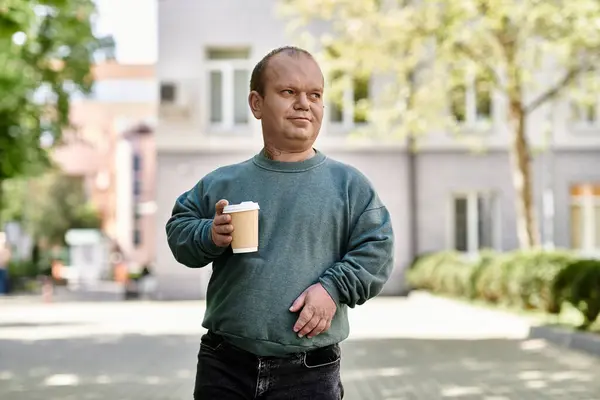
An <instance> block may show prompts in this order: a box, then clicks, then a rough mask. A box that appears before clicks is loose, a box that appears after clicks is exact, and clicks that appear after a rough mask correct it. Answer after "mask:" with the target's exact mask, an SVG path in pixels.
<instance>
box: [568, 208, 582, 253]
mask: <svg viewBox="0 0 600 400" xmlns="http://www.w3.org/2000/svg"><path fill="white" fill-rule="evenodd" d="M582 216H583V214H582V209H581V206H580V205H572V206H571V247H572V248H574V249H581V248H583V240H582V239H583V235H584V225H583V220H582Z"/></svg>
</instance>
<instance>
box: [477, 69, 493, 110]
mask: <svg viewBox="0 0 600 400" xmlns="http://www.w3.org/2000/svg"><path fill="white" fill-rule="evenodd" d="M475 106H476V115H477V120H478V121H480V120H483V121H487V120H489V119H490V118H491V116H492V84H491V83H490V81H489V80H487V79H485V78H483V77H478V78H477V79H476V80H475Z"/></svg>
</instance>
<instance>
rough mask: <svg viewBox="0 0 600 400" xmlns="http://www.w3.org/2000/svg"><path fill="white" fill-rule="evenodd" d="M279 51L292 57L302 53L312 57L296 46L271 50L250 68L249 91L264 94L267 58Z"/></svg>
mask: <svg viewBox="0 0 600 400" xmlns="http://www.w3.org/2000/svg"><path fill="white" fill-rule="evenodd" d="M279 53H285V54H287V55H288V56H292V57H293V56H296V57H297V56H300V55H304V56H308V57H310V58H313V56H312V54H310V53H309V52H308V51H307V50H304V49H301V48H299V47H296V46H283V47H279V48H277V49H275V50H271V51H270V52H269V53H268V54H267V55H266V56H264V57H263V58H262V60H260V61H259V62H258V64H256V66H255V67H254V69H253V70H252V76H251V78H250V91H256V92H257V93H258V94H260V95H261V96H264V95H265V73H266V71H267V67H268V66H269V60H270V59H271V58H273V56H276V55H277V54H279Z"/></svg>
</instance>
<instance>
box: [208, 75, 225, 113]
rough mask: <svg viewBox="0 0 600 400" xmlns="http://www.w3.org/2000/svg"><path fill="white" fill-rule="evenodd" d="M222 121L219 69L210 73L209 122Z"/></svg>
mask: <svg viewBox="0 0 600 400" xmlns="http://www.w3.org/2000/svg"><path fill="white" fill-rule="evenodd" d="M222 121H223V74H222V73H221V71H211V73H210V122H214V123H219V122H222Z"/></svg>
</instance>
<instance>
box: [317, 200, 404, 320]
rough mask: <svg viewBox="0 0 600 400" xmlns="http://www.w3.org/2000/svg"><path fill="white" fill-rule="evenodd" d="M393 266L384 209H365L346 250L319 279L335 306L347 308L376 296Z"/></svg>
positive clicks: (387, 219) (390, 235)
mask: <svg viewBox="0 0 600 400" xmlns="http://www.w3.org/2000/svg"><path fill="white" fill-rule="evenodd" d="M393 265H394V235H393V231H392V223H391V219H390V215H389V212H388V210H387V209H386V207H385V206H379V207H375V208H367V209H366V210H365V211H364V212H363V213H362V214H361V215H360V217H359V218H358V221H357V223H356V224H355V225H354V228H353V230H352V233H351V235H350V240H349V243H348V251H347V252H346V255H345V256H344V257H343V258H342V260H341V261H339V262H337V263H335V264H334V265H332V266H331V267H330V268H328V269H327V271H325V273H324V274H323V275H322V276H321V278H320V279H319V282H320V283H321V284H322V285H323V287H324V288H325V290H327V292H328V293H329V295H330V296H331V297H332V298H333V300H334V301H335V302H336V304H338V305H339V304H346V305H348V306H349V307H350V308H354V307H355V306H356V305H361V304H363V303H365V302H366V301H367V300H369V299H370V298H372V297H375V296H376V295H378V294H379V293H380V292H381V290H382V289H383V285H384V284H385V282H386V281H387V280H388V278H389V276H390V274H391V272H392V269H393Z"/></svg>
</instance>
